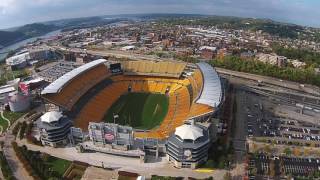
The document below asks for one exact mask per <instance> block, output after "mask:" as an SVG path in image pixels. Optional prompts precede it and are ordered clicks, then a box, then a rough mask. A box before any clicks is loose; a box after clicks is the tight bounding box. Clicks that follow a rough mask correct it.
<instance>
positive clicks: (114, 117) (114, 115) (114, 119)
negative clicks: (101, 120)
mask: <svg viewBox="0 0 320 180" xmlns="http://www.w3.org/2000/svg"><path fill="white" fill-rule="evenodd" d="M116 118H119V115H118V114H113V123H114V124H115V123H116Z"/></svg>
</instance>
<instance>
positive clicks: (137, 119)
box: [105, 93, 169, 129]
mask: <svg viewBox="0 0 320 180" xmlns="http://www.w3.org/2000/svg"><path fill="white" fill-rule="evenodd" d="M168 106H169V98H168V97H167V96H165V95H163V94H150V93H128V94H125V95H122V96H121V97H120V98H119V99H118V100H117V101H116V102H115V103H114V104H113V105H112V106H111V108H110V109H109V111H108V112H107V115H106V117H105V119H106V122H110V123H113V122H114V118H113V115H114V114H115V115H119V118H116V120H115V123H116V124H120V125H129V126H131V127H133V128H137V129H152V128H154V127H156V126H158V125H160V124H161V122H162V120H163V119H164V118H165V116H166V115H167V112H168Z"/></svg>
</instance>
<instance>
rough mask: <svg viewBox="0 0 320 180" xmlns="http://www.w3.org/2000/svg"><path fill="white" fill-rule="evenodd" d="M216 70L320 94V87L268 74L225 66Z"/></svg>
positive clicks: (230, 76)
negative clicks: (233, 69) (229, 68)
mask: <svg viewBox="0 0 320 180" xmlns="http://www.w3.org/2000/svg"><path fill="white" fill-rule="evenodd" d="M216 70H217V72H218V73H219V74H224V75H228V76H229V78H232V77H233V76H234V77H239V78H243V79H248V80H254V81H256V82H258V81H261V82H262V83H264V84H265V83H266V84H271V85H274V86H279V87H282V88H286V89H292V90H295V91H299V92H304V93H307V94H310V95H314V96H320V88H319V87H316V86H313V85H307V84H304V85H303V86H301V84H299V83H296V82H292V81H285V80H280V79H277V78H273V77H268V76H261V75H255V74H249V73H244V72H238V71H231V70H227V69H223V68H216Z"/></svg>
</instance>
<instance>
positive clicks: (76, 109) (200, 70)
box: [41, 59, 223, 140]
mask: <svg viewBox="0 0 320 180" xmlns="http://www.w3.org/2000/svg"><path fill="white" fill-rule="evenodd" d="M41 95H42V97H43V98H44V99H45V100H46V101H47V102H48V103H51V104H54V105H56V106H58V107H59V110H60V111H62V112H63V113H64V114H66V115H67V116H68V117H69V118H70V119H72V122H73V126H74V127H77V128H80V129H81V130H82V131H84V132H86V131H88V127H89V123H100V122H105V123H114V124H119V125H123V126H129V127H132V128H133V136H134V138H138V139H146V138H147V139H158V140H165V139H167V138H169V136H170V135H172V134H173V133H174V132H175V129H176V128H177V127H179V126H181V125H183V124H184V123H185V121H187V120H190V119H194V120H197V121H202V120H206V119H208V118H210V117H211V116H212V115H214V114H215V113H216V112H217V111H218V110H219V107H220V105H221V102H222V101H223V91H222V87H221V82H220V78H219V76H218V74H217V72H216V71H215V70H214V68H213V67H212V66H210V65H209V64H207V63H204V62H200V63H197V64H192V63H185V62H178V61H147V60H124V61H120V62H111V61H108V60H104V59H99V60H95V61H92V62H89V63H87V64H84V65H82V66H80V67H78V68H76V69H74V70H72V71H70V72H68V73H66V74H64V75H63V76H61V77H60V78H58V79H57V80H55V81H54V82H52V83H51V84H50V85H48V86H47V87H46V88H45V89H44V90H43V91H42V92H41Z"/></svg>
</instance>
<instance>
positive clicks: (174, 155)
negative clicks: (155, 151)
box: [166, 121, 211, 169]
mask: <svg viewBox="0 0 320 180" xmlns="http://www.w3.org/2000/svg"><path fill="white" fill-rule="evenodd" d="M210 142H211V139H210V134H209V129H208V128H207V127H205V126H201V125H198V124H195V122H193V121H192V122H191V123H190V124H184V125H182V126H180V127H177V128H176V131H175V133H174V134H173V135H171V136H170V137H169V139H168V142H167V147H166V148H167V160H168V161H169V162H170V163H172V164H173V165H174V166H175V167H177V168H192V169H195V168H196V167H198V166H199V165H200V164H202V163H205V162H206V161H207V159H208V150H209V148H210Z"/></svg>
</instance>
